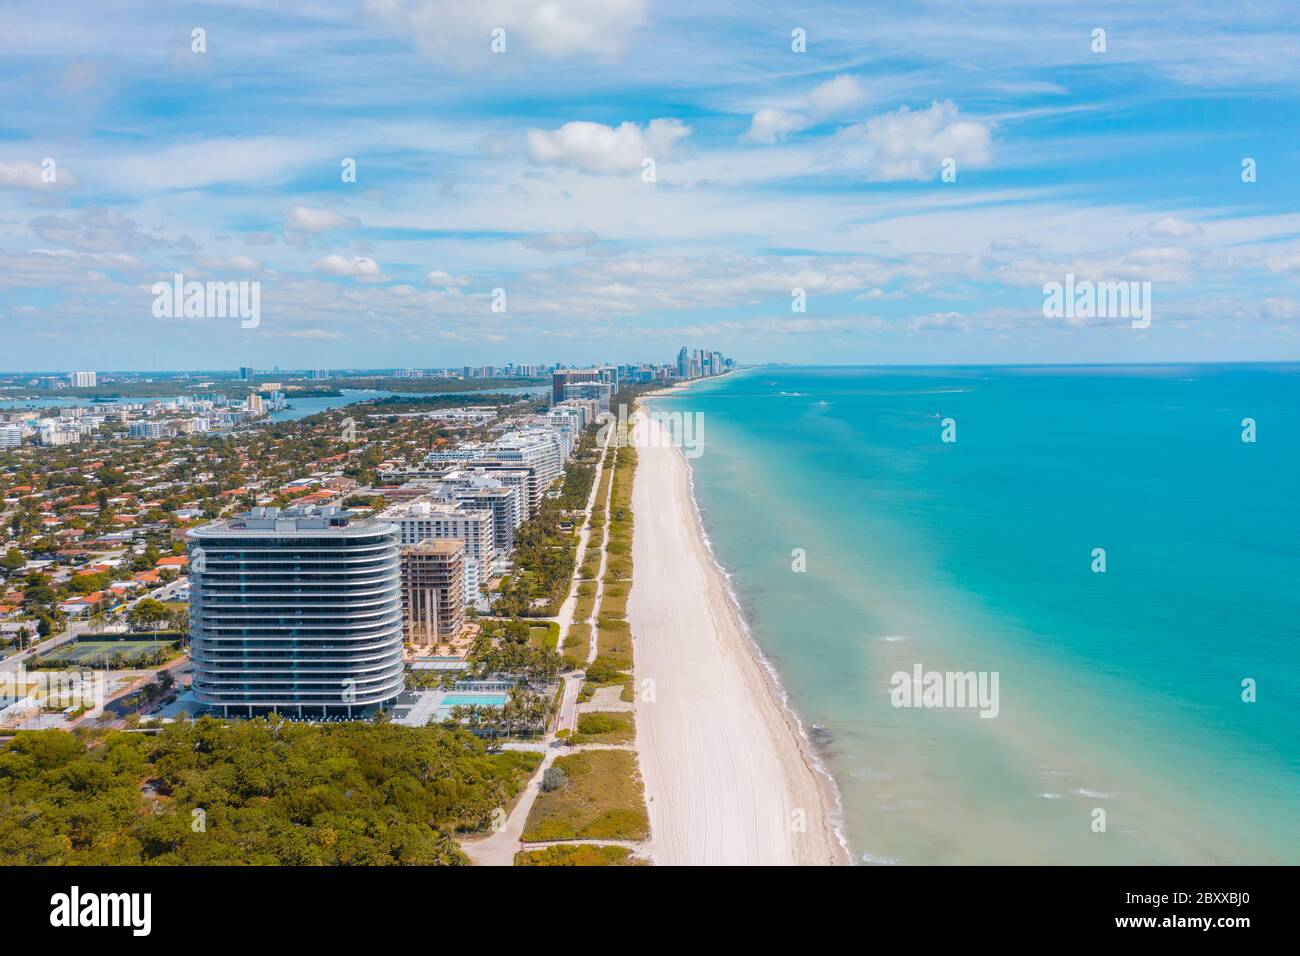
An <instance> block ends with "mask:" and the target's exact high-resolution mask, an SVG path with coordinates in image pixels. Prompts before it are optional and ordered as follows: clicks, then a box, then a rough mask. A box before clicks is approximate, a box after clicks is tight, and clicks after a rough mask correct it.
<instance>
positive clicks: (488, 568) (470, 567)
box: [378, 498, 496, 605]
mask: <svg viewBox="0 0 1300 956" xmlns="http://www.w3.org/2000/svg"><path fill="white" fill-rule="evenodd" d="M378 520H380V521H387V522H391V523H392V524H395V525H397V528H398V542H399V544H402V545H411V544H419V543H420V542H421V541H430V540H449V539H450V540H456V541H463V542H464V543H465V601H466V603H468V604H471V605H477V604H478V603H479V602H480V600H481V599H482V598H483V597H484V595H483V593H482V590H481V588H482V587H483V586H485V585H486V584H487V582H488V579H489V578H490V577H491V575H492V560H493V557H494V556H495V553H496V547H495V544H494V540H495V535H494V518H493V514H492V512H491V511H486V510H480V509H468V508H462V507H461V505H460V504H459V503H454V504H453V503H448V502H443V501H432V500H429V499H424V498H422V499H419V500H417V501H409V502H406V503H405V504H400V505H394V506H393V507H391V508H388V509H386V510H385V511H383V512H381V513H380V514H379V515H378Z"/></svg>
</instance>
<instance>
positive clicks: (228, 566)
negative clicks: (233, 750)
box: [189, 507, 404, 717]
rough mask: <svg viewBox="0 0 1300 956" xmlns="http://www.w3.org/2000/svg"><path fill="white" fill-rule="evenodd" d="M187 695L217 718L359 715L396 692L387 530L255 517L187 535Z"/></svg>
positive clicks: (330, 520) (395, 592)
mask: <svg viewBox="0 0 1300 956" xmlns="http://www.w3.org/2000/svg"><path fill="white" fill-rule="evenodd" d="M189 537H190V541H191V544H192V545H193V547H192V549H191V553H190V578H191V584H190V636H191V638H192V639H193V657H194V695H195V697H196V698H197V699H198V700H199V702H201V703H203V704H205V705H208V706H210V707H212V708H214V709H216V710H217V711H219V712H220V713H221V714H223V715H226V716H249V717H252V716H255V715H257V714H265V713H269V712H271V711H278V712H280V713H282V714H286V715H290V716H299V717H326V716H335V717H337V716H342V717H358V716H363V715H365V714H369V713H371V712H373V711H375V710H377V709H381V708H385V707H387V706H389V705H391V704H392V703H393V702H394V701H395V700H396V699H397V695H398V694H399V693H401V691H402V688H403V684H404V679H403V664H402V592H401V569H400V564H399V555H398V545H397V528H396V527H394V526H393V525H392V524H389V523H387V522H381V521H375V520H373V519H368V520H362V521H353V520H350V519H349V517H348V516H347V514H346V513H345V512H342V511H340V510H339V509H338V508H310V507H309V508H289V509H285V510H283V511H282V510H280V509H278V508H256V509H254V510H253V511H250V512H249V513H247V514H245V515H240V516H238V517H235V518H231V519H228V520H223V521H218V522H215V523H213V524H208V525H204V526H203V527H200V528H195V529H194V530H193V531H191V532H190V533H189Z"/></svg>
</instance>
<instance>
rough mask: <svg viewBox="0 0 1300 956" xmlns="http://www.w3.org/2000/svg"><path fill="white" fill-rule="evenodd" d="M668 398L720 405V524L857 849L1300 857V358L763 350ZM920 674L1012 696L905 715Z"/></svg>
mask: <svg viewBox="0 0 1300 956" xmlns="http://www.w3.org/2000/svg"><path fill="white" fill-rule="evenodd" d="M651 407H652V408H653V409H656V410H658V411H661V412H669V411H673V412H683V413H700V414H701V415H702V416H703V418H702V419H701V421H702V423H703V426H702V437H703V442H702V446H701V451H702V453H701V454H700V455H699V456H698V457H695V458H693V459H692V460H691V462H690V464H691V468H692V476H693V483H694V487H695V495H696V501H697V503H698V506H699V509H700V513H701V515H702V517H703V521H704V527H705V531H706V534H707V535H708V537H709V540H710V544H711V547H712V548H713V551H714V555H715V558H716V559H717V561H718V563H719V564H720V566H721V567H722V568H723V569H724V571H725V572H726V573H727V574H728V576H729V579H730V582H731V587H732V589H733V592H734V595H735V597H736V599H737V601H738V603H739V605H740V607H741V610H742V612H743V614H744V617H745V619H746V621H747V624H748V626H749V628H750V630H751V632H752V635H753V637H754V640H755V641H756V643H757V645H758V647H759V649H760V650H761V652H762V654H763V656H764V657H765V658H766V660H767V662H768V664H769V665H770V666H771V667H772V668H773V670H774V671H775V673H776V674H777V675H778V677H779V681H780V684H781V686H782V688H783V691H784V692H785V694H786V695H787V698H788V702H789V705H790V706H791V707H792V708H793V709H794V711H795V712H796V714H797V715H798V716H799V718H800V720H801V721H802V723H803V726H804V727H805V729H806V730H807V731H808V735H809V738H810V741H811V744H812V747H813V750H814V752H815V753H816V754H817V755H818V757H819V759H820V760H821V761H822V763H823V764H824V766H825V768H826V770H827V771H828V772H829V773H830V775H831V776H832V777H833V778H834V780H835V782H836V786H837V789H838V791H839V796H840V801H841V804H842V817H843V824H842V835H843V836H844V837H845V839H846V840H847V842H848V844H849V847H850V849H851V851H852V853H853V855H854V858H855V859H856V860H858V861H859V862H866V863H900V864H921V863H1217V862H1226V863H1293V864H1294V863H1300V587H1298V585H1300V505H1298V504H1297V488H1298V480H1300V365H1235V366H1234V365H1186V366H1176V365H1162V366H1150V367H1136V366H1117V367H1095V366H1087V367H1008V368H987V367H970V368H962V367H944V368H792V367H765V368H757V369H746V370H743V371H740V372H737V373H733V374H731V375H727V376H723V377H721V378H718V379H713V380H708V381H704V382H700V383H697V384H696V385H694V386H692V387H691V388H689V389H686V390H681V391H679V392H678V393H676V394H674V395H672V396H671V397H665V398H659V399H655V400H653V401H652V402H651ZM947 419H951V420H952V423H953V425H954V426H955V438H956V440H955V441H951V442H945V441H943V440H942V433H943V430H944V428H943V426H944V423H945V420H947ZM1243 419H1252V420H1253V421H1254V423H1255V428H1256V440H1255V441H1254V442H1243V441H1242V432H1243V425H1242V421H1243ZM951 430H952V429H950V431H951ZM796 549H798V550H796ZM1095 549H1104V552H1105V571H1104V572H1099V571H1097V570H1094V568H1095V567H1097V566H1098V562H1097V561H1096V559H1095V554H1096V550H1095ZM800 555H802V562H803V565H804V567H805V570H802V571H799V570H795V567H796V566H797V565H798V564H799V563H800ZM916 665H920V666H921V667H922V669H923V670H924V671H939V672H947V671H954V672H968V671H973V672H984V673H986V674H992V673H996V674H997V675H998V713H997V716H996V717H993V718H983V717H980V716H979V711H978V710H975V709H971V708H964V709H963V708H918V707H913V708H908V707H895V706H893V703H892V702H891V693H890V691H891V686H892V685H891V677H892V675H894V674H895V673H898V672H906V673H908V674H909V675H910V674H911V673H912V672H913V669H914V667H915V666H916ZM1251 686H1253V688H1254V693H1253V697H1254V699H1253V700H1244V699H1243V696H1246V697H1250V696H1252V695H1251V694H1250V693H1248V690H1247V689H1248V688H1249V687H1251Z"/></svg>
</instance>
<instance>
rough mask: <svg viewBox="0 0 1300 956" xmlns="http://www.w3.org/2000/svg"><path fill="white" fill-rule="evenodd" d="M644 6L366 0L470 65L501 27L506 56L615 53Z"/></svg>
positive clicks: (627, 1) (483, 55) (424, 45)
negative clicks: (522, 54)
mask: <svg viewBox="0 0 1300 956" xmlns="http://www.w3.org/2000/svg"><path fill="white" fill-rule="evenodd" d="M645 7H646V4H645V0H547V2H545V3H538V2H536V0H473V2H466V0H365V6H364V9H365V11H366V12H367V13H368V14H369V15H370V16H371V17H372V18H373V19H375V20H377V21H378V22H379V23H381V24H382V25H383V26H384V27H386V28H387V29H389V30H390V31H392V32H393V33H396V34H398V35H400V36H403V37H408V38H410V39H411V41H412V42H414V43H415V46H416V48H417V49H419V50H420V52H421V53H423V54H425V56H427V57H429V58H431V59H434V60H437V61H439V62H442V63H447V62H451V63H455V64H460V65H468V64H471V63H476V62H483V61H484V60H486V59H487V58H489V57H491V56H493V55H494V54H493V53H492V51H491V41H492V31H493V30H495V29H497V28H500V29H503V30H505V31H506V32H505V40H506V52H505V54H504V55H506V56H508V55H510V53H512V52H515V53H518V52H523V51H535V52H537V53H539V54H542V55H543V56H547V57H554V58H564V57H574V56H583V55H595V56H599V57H603V58H608V57H612V56H614V55H616V54H617V53H619V52H620V51H621V50H622V48H623V46H624V44H625V42H626V40H627V38H628V35H629V34H631V33H632V32H633V31H635V30H636V29H637V28H639V27H640V26H641V24H642V23H643V22H644V21H645Z"/></svg>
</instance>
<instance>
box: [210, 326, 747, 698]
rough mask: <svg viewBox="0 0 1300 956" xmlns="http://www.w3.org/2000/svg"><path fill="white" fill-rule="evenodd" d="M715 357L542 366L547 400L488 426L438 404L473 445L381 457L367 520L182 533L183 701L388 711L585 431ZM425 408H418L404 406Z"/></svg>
mask: <svg viewBox="0 0 1300 956" xmlns="http://www.w3.org/2000/svg"><path fill="white" fill-rule="evenodd" d="M730 367H731V363H730V361H729V360H727V359H724V358H723V357H722V355H721V354H720V353H718V352H705V351H703V350H695V351H690V350H688V349H682V350H681V352H680V353H679V354H678V362H677V367H676V368H674V367H672V366H667V365H659V366H632V365H622V366H602V367H593V368H555V369H553V370H552V388H551V395H550V403H549V406H548V407H547V408H546V409H545V410H544V411H540V412H532V413H527V414H521V415H513V416H509V417H506V418H504V419H502V420H500V421H498V420H497V412H496V410H494V409H491V408H469V409H460V410H453V411H450V412H449V411H440V412H438V414H443V415H445V414H457V415H461V416H464V417H465V422H466V424H471V425H473V426H475V428H476V435H477V436H478V437H476V438H475V439H474V440H466V441H461V442H459V443H458V444H456V445H454V446H450V447H439V448H435V449H433V450H431V451H429V452H428V453H427V454H426V455H425V456H424V457H423V458H422V459H421V460H418V461H406V460H395V461H388V462H384V463H383V464H382V465H381V466H380V468H379V481H378V484H377V485H376V487H374V488H372V489H369V491H371V492H373V493H375V494H378V495H381V496H382V497H383V498H384V502H385V507H384V508H383V510H381V511H379V512H378V513H369V514H354V513H353V512H350V511H347V510H344V509H342V508H339V507H337V506H335V505H327V504H307V505H300V506H295V507H290V508H285V509H277V508H271V507H261V508H255V509H254V510H252V511H251V512H248V513H246V514H242V515H238V516H235V517H232V518H227V519H223V520H220V521H217V522H213V523H211V524H208V525H204V526H202V527H199V528H196V529H194V530H192V531H191V532H189V539H190V542H191V545H192V549H191V555H190V576H191V579H192V581H191V609H190V610H191V615H190V634H191V640H192V644H193V660H194V685H193V686H194V695H195V699H196V700H197V701H198V702H199V703H200V704H203V705H204V706H206V707H209V708H212V709H213V710H214V711H216V712H219V713H221V714H223V715H226V716H256V715H259V714H265V713H269V712H272V711H276V712H280V713H284V714H289V715H293V716H299V717H303V718H310V719H350V718H354V717H358V716H364V715H368V714H371V713H374V712H376V711H378V710H387V709H390V708H392V707H393V706H394V705H395V704H396V703H397V701H398V698H399V696H400V695H401V694H402V692H403V689H404V668H405V660H406V657H407V655H408V653H410V654H414V653H416V652H418V651H421V650H422V651H424V652H427V651H428V650H430V649H432V648H435V647H438V646H442V645H443V644H448V645H450V643H451V641H452V640H453V639H455V638H456V637H457V636H459V635H460V633H461V632H462V630H463V629H465V627H466V616H467V610H468V609H471V608H472V609H474V610H476V611H478V612H489V611H490V610H491V603H490V588H491V582H492V581H493V580H495V579H498V578H500V577H501V576H503V575H505V574H508V573H509V572H510V570H511V563H510V559H511V552H512V549H513V547H514V543H515V535H516V532H517V530H518V529H519V528H520V526H521V525H522V524H523V523H524V522H525V521H527V520H528V519H529V518H531V517H533V516H534V515H536V514H537V513H538V511H539V510H540V508H541V506H542V502H543V500H544V498H545V496H546V495H547V494H548V493H549V492H551V490H552V486H553V485H554V484H555V483H556V482H557V481H559V480H560V479H561V477H562V476H563V474H564V469H565V465H566V464H567V463H568V461H569V460H570V459H571V458H572V456H573V454H574V452H575V450H576V449H577V447H578V442H579V436H580V435H581V434H582V432H583V430H584V429H586V428H588V427H590V426H592V425H594V424H596V423H597V422H598V421H601V420H604V418H606V417H608V416H609V415H610V413H611V406H612V405H613V402H614V399H615V397H616V396H617V394H618V392H619V389H620V387H621V386H624V385H626V384H628V383H636V384H646V383H656V382H665V383H666V382H671V381H674V380H676V379H678V378H686V379H690V378H696V377H702V376H708V375H718V374H721V373H722V372H723V371H726V370H727V369H728V368H730ZM415 414H424V413H415Z"/></svg>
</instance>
